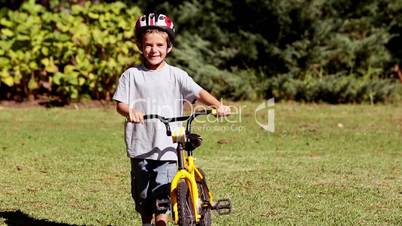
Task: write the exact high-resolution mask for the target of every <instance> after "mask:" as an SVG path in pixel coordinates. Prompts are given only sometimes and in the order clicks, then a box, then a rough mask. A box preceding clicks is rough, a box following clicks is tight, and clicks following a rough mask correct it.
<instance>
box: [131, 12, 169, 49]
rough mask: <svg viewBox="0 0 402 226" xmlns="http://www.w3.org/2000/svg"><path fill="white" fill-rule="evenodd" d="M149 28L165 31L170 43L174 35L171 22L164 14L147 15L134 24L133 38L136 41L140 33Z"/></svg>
mask: <svg viewBox="0 0 402 226" xmlns="http://www.w3.org/2000/svg"><path fill="white" fill-rule="evenodd" d="M150 28H156V29H159V30H162V31H165V32H166V33H167V34H168V36H169V39H170V42H171V43H172V42H173V40H174V35H175V27H174V24H173V22H172V20H171V19H170V18H169V17H168V16H166V15H164V14H156V13H149V14H145V15H143V16H141V17H140V18H139V19H138V20H137V22H136V24H135V37H136V38H137V41H139V38H140V37H141V35H142V33H143V32H144V31H145V30H147V29H150Z"/></svg>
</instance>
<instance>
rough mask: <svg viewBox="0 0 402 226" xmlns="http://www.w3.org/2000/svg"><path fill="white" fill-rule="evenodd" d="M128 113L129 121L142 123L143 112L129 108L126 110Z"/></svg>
mask: <svg viewBox="0 0 402 226" xmlns="http://www.w3.org/2000/svg"><path fill="white" fill-rule="evenodd" d="M128 113H129V118H128V120H129V121H130V122H134V123H143V122H144V113H142V112H140V111H136V110H134V109H130V110H129V111H128Z"/></svg>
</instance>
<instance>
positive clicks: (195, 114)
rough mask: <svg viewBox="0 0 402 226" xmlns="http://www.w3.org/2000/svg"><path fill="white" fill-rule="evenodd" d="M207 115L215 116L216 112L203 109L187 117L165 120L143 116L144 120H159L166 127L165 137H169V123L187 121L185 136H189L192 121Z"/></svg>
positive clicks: (158, 116)
mask: <svg viewBox="0 0 402 226" xmlns="http://www.w3.org/2000/svg"><path fill="white" fill-rule="evenodd" d="M209 114H214V115H216V110H215V109H205V110H202V111H195V112H193V113H192V114H191V115H188V116H179V117H173V118H166V117H163V116H160V115H157V114H149V115H144V120H148V119H159V120H160V121H161V122H162V123H163V124H165V126H166V135H168V136H171V135H172V132H171V130H170V126H169V123H171V122H182V121H187V126H186V134H190V132H191V123H192V122H193V120H194V119H195V118H196V117H197V116H200V115H209Z"/></svg>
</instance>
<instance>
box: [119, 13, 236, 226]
mask: <svg viewBox="0 0 402 226" xmlns="http://www.w3.org/2000/svg"><path fill="white" fill-rule="evenodd" d="M174 33H175V28H174V25H173V22H172V21H171V20H170V18H169V17H168V16H166V15H163V14H159V15H158V14H154V13H150V14H147V15H144V16H141V17H140V18H139V19H138V21H137V23H136V26H135V34H136V41H137V45H138V47H139V49H140V50H141V51H142V57H143V64H142V65H139V66H136V67H133V68H129V69H128V70H126V71H125V72H124V73H123V74H122V75H121V77H120V79H119V85H118V88H117V90H116V92H115V94H114V96H113V99H114V100H116V101H117V112H119V113H120V114H121V115H123V116H124V117H126V119H127V120H126V124H125V142H126V147H127V155H128V157H130V159H131V193H132V197H133V199H134V202H135V208H136V211H137V212H139V213H140V215H141V219H142V223H143V225H151V221H152V219H153V216H154V215H155V224H156V225H166V224H167V213H166V211H160V210H158V208H156V201H157V200H166V199H168V198H169V186H170V182H171V180H172V179H173V177H174V175H175V173H176V161H177V156H176V146H175V144H173V142H172V140H171V137H168V136H166V131H165V130H166V129H165V126H164V125H163V124H162V123H160V122H159V121H158V120H148V121H146V122H144V119H143V116H144V114H159V115H162V116H164V117H176V116H181V115H182V114H183V103H184V101H190V102H193V101H194V100H195V99H197V100H199V101H201V102H202V103H204V104H206V105H208V106H211V107H214V108H216V109H217V113H218V116H225V115H228V114H230V108H229V107H228V106H225V105H223V104H221V103H220V102H219V101H218V100H217V99H216V98H215V97H213V96H212V95H211V94H210V93H208V92H207V91H205V90H204V89H202V88H201V87H200V86H199V85H198V84H196V83H195V82H194V81H193V80H192V79H191V78H190V77H189V76H188V74H187V73H186V72H185V71H183V70H181V69H179V68H177V67H174V66H171V65H169V64H167V63H166V62H165V58H166V56H167V54H169V53H170V51H172V47H173V40H174ZM177 126H179V124H176V125H175V124H173V125H171V127H172V129H174V128H175V127H177Z"/></svg>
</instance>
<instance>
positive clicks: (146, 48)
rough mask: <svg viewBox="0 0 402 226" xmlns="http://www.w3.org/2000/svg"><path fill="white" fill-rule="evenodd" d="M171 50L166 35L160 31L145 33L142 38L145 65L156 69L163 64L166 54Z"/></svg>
mask: <svg viewBox="0 0 402 226" xmlns="http://www.w3.org/2000/svg"><path fill="white" fill-rule="evenodd" d="M171 50H172V48H171V47H168V44H167V40H166V37H165V36H164V35H163V34H162V33H145V34H144V36H143V39H142V55H143V56H144V58H145V66H146V67H147V68H148V69H151V70H156V69H159V68H162V67H163V65H164V64H165V58H166V55H167V54H168V53H169V52H170V51H171Z"/></svg>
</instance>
